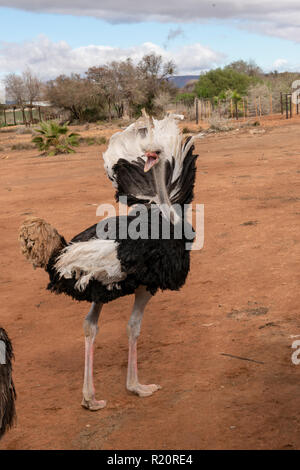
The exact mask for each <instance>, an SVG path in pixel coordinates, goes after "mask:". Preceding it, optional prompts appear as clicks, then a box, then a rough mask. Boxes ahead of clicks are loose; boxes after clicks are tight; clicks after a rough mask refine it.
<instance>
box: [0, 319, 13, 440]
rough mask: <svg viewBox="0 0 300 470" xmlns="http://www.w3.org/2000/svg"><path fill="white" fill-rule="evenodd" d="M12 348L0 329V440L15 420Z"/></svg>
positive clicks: (4, 333) (5, 334) (4, 332)
mask: <svg viewBox="0 0 300 470" xmlns="http://www.w3.org/2000/svg"><path fill="white" fill-rule="evenodd" d="M13 357H14V353H13V347H12V344H11V341H10V339H9V337H8V336H7V333H6V331H5V330H4V329H3V328H0V439H1V437H2V436H3V435H4V434H5V432H6V431H7V430H8V429H9V428H11V426H12V425H13V423H14V421H15V418H16V409H15V400H16V391H15V386H14V383H13V379H12V360H13Z"/></svg>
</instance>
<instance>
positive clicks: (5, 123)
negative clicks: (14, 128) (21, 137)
mask: <svg viewBox="0 0 300 470" xmlns="http://www.w3.org/2000/svg"><path fill="white" fill-rule="evenodd" d="M3 114H4V125H5V126H7V122H6V112H5V108H3Z"/></svg>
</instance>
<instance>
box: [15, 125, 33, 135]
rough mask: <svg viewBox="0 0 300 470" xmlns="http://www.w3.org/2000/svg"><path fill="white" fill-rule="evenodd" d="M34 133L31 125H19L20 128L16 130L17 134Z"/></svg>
mask: <svg viewBox="0 0 300 470" xmlns="http://www.w3.org/2000/svg"><path fill="white" fill-rule="evenodd" d="M32 133H33V130H32V129H30V127H25V126H24V127H18V129H17V130H16V134H21V135H23V134H32Z"/></svg>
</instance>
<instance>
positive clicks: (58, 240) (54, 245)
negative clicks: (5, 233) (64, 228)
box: [19, 217, 64, 268]
mask: <svg viewBox="0 0 300 470" xmlns="http://www.w3.org/2000/svg"><path fill="white" fill-rule="evenodd" d="M19 241H20V244H21V250H22V253H23V255H24V256H25V257H26V258H27V259H28V260H30V261H31V263H32V264H33V267H34V268H37V267H39V268H46V267H47V264H48V262H49V259H50V257H51V255H52V254H53V253H54V252H55V251H59V250H60V249H62V248H63V247H64V241H63V238H62V237H61V236H60V235H59V233H58V231H57V230H56V229H55V228H54V227H52V226H51V225H50V224H48V223H47V222H45V220H43V219H39V218H38V217H31V218H28V219H26V220H25V221H24V222H23V224H22V225H21V227H20V231H19Z"/></svg>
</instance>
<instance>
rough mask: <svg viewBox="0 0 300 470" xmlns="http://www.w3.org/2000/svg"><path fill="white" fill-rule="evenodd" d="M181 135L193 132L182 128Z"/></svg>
mask: <svg viewBox="0 0 300 470" xmlns="http://www.w3.org/2000/svg"><path fill="white" fill-rule="evenodd" d="M182 133H183V134H192V133H193V131H192V130H191V129H189V128H188V127H184V128H183V129H182Z"/></svg>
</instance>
